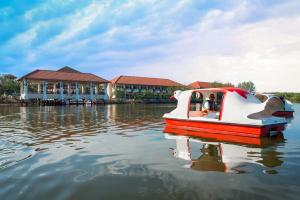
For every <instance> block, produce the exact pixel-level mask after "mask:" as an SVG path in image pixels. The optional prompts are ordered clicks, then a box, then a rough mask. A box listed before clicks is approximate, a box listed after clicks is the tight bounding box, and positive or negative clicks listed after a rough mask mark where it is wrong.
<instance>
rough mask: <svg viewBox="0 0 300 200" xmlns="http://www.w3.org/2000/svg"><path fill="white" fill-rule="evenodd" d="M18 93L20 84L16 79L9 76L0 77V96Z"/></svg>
mask: <svg viewBox="0 0 300 200" xmlns="http://www.w3.org/2000/svg"><path fill="white" fill-rule="evenodd" d="M19 91H20V84H19V82H18V81H17V77H16V76H14V75H11V74H6V75H1V76H0V95H4V94H5V95H17V94H19Z"/></svg>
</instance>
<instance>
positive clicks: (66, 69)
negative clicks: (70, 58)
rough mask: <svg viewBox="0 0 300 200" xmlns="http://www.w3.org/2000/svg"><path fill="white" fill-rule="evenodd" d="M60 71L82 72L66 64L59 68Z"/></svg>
mask: <svg viewBox="0 0 300 200" xmlns="http://www.w3.org/2000/svg"><path fill="white" fill-rule="evenodd" d="M57 71H58V72H69V73H81V72H80V71H77V70H75V69H73V68H71V67H68V66H65V67H63V68H61V69H59V70H57Z"/></svg>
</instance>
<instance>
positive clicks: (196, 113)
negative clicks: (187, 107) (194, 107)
mask: <svg viewBox="0 0 300 200" xmlns="http://www.w3.org/2000/svg"><path fill="white" fill-rule="evenodd" d="M219 116H220V113H219V112H209V113H208V114H207V115H205V114H203V112H202V111H190V112H189V117H204V118H211V119H219Z"/></svg>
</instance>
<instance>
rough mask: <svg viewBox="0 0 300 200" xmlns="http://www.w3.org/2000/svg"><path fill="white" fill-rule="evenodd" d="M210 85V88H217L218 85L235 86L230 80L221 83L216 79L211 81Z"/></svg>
mask: <svg viewBox="0 0 300 200" xmlns="http://www.w3.org/2000/svg"><path fill="white" fill-rule="evenodd" d="M211 87H212V88H219V87H235V86H234V85H233V84H232V83H230V82H227V83H221V82H218V81H213V82H212V83H211Z"/></svg>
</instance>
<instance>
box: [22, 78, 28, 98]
mask: <svg viewBox="0 0 300 200" xmlns="http://www.w3.org/2000/svg"><path fill="white" fill-rule="evenodd" d="M23 85H24V89H23V90H24V100H27V99H28V81H27V80H24V81H23Z"/></svg>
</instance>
